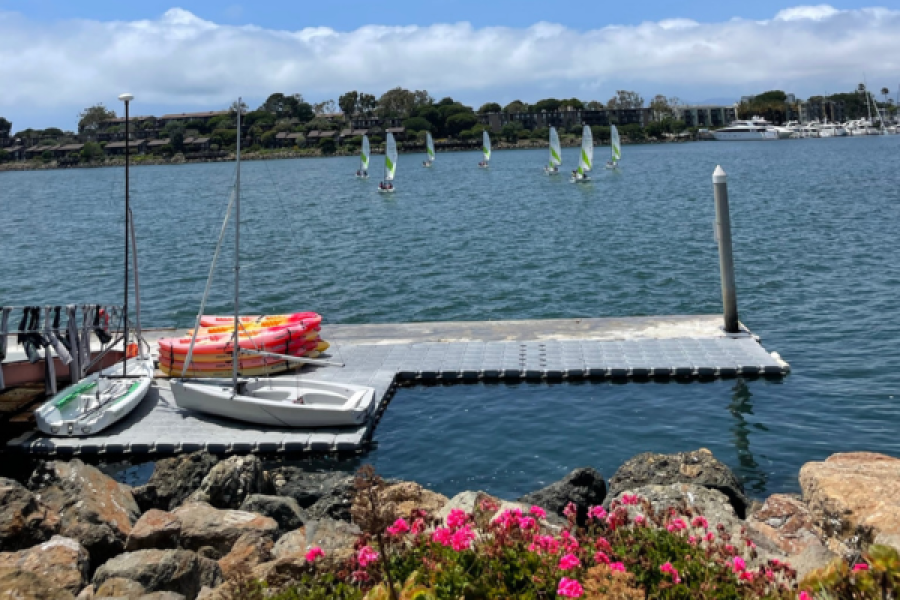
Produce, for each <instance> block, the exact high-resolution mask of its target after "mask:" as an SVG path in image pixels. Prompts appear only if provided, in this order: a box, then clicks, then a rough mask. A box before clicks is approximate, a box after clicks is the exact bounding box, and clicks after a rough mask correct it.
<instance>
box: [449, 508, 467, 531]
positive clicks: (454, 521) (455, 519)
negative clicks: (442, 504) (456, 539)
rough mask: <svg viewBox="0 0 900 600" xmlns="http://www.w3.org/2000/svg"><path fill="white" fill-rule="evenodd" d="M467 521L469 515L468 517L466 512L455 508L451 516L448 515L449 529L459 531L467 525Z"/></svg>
mask: <svg viewBox="0 0 900 600" xmlns="http://www.w3.org/2000/svg"><path fill="white" fill-rule="evenodd" d="M467 519H468V515H466V513H465V511H463V510H460V509H458V508H454V509H453V510H451V511H450V514H449V515H447V527H449V528H450V529H459V528H460V527H462V526H463V525H465V524H466V520H467Z"/></svg>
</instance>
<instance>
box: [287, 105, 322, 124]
mask: <svg viewBox="0 0 900 600" xmlns="http://www.w3.org/2000/svg"><path fill="white" fill-rule="evenodd" d="M291 116H292V117H294V118H296V119H298V120H299V121H300V122H301V123H306V122H307V121H311V120H313V119H315V118H316V113H315V111H313V107H312V105H311V104H309V103H308V102H298V103H296V104H295V105H294V107H293V109H292V110H291Z"/></svg>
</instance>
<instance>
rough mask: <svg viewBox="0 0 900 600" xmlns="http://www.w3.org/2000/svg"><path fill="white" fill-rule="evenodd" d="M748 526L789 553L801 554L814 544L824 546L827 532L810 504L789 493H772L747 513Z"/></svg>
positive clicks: (749, 529)
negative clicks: (817, 522)
mask: <svg viewBox="0 0 900 600" xmlns="http://www.w3.org/2000/svg"><path fill="white" fill-rule="evenodd" d="M747 529H748V531H750V532H753V533H754V534H756V535H758V536H762V537H764V538H766V539H767V540H769V541H770V542H771V543H772V544H774V545H775V546H776V547H778V548H779V549H780V550H781V551H782V552H784V553H785V554H788V555H794V554H800V553H801V552H803V551H804V550H806V549H807V548H808V547H810V546H823V545H822V542H821V539H822V538H823V537H824V535H823V533H822V530H821V529H819V527H818V526H817V525H816V524H815V518H814V517H813V515H812V513H811V512H810V511H809V508H808V507H807V506H806V504H804V503H803V502H802V501H801V500H800V499H799V498H796V497H794V496H789V495H786V494H773V495H771V496H769V497H768V498H767V499H766V501H765V502H764V503H763V505H762V506H761V507H760V508H759V509H757V510H755V511H753V513H752V514H750V516H749V517H747Z"/></svg>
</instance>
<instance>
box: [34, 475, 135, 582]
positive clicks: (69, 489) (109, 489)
mask: <svg viewBox="0 0 900 600" xmlns="http://www.w3.org/2000/svg"><path fill="white" fill-rule="evenodd" d="M28 487H29V488H30V489H31V490H32V491H34V493H35V496H36V497H37V498H38V500H40V501H41V502H43V503H44V504H46V505H47V506H48V507H49V509H50V510H51V511H54V512H56V513H57V514H59V515H60V528H59V533H60V535H63V536H65V537H70V538H73V539H76V540H78V541H79V542H80V543H81V545H82V546H84V547H85V548H86V549H87V551H88V552H89V553H90V555H91V564H92V565H99V564H102V563H103V562H105V561H106V560H108V559H109V558H110V557H112V556H115V555H116V554H118V553H120V552H122V551H123V550H124V549H125V540H126V539H127V537H128V534H129V533H131V527H132V525H133V524H134V523H135V521H137V519H138V516H139V515H140V511H139V509H138V506H137V503H136V502H135V501H134V497H133V496H132V495H131V488H130V487H128V486H127V485H124V484H121V483H118V482H116V481H115V480H114V479H112V478H111V477H108V476H106V475H104V474H103V473H101V472H100V470H98V469H97V468H95V467H92V466H90V465H86V464H84V463H83V462H81V461H80V460H78V459H73V460H71V461H69V462H62V461H51V462H45V463H43V464H42V465H40V466H39V467H38V468H37V469H35V471H34V473H33V474H32V476H31V479H30V481H29V482H28Z"/></svg>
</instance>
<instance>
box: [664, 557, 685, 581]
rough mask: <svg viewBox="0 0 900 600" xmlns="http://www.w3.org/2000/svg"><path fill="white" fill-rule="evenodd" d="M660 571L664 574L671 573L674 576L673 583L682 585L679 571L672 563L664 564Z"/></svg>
mask: <svg viewBox="0 0 900 600" xmlns="http://www.w3.org/2000/svg"><path fill="white" fill-rule="evenodd" d="M659 570H660V571H662V572H663V573H669V574H670V575H671V576H672V582H673V583H681V577H679V576H678V569H676V568H675V567H673V566H672V563H670V562H667V563H663V564H661V565H660V566H659Z"/></svg>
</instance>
